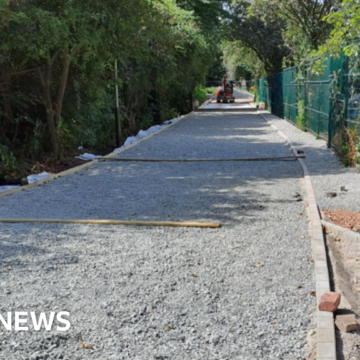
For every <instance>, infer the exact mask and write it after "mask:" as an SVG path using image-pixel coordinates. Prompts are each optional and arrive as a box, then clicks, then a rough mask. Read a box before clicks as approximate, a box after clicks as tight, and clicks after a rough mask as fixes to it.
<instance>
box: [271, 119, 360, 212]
mask: <svg viewBox="0 0 360 360" xmlns="http://www.w3.org/2000/svg"><path fill="white" fill-rule="evenodd" d="M265 116H266V118H267V119H268V120H269V121H270V122H271V123H272V124H274V125H275V126H276V127H277V128H278V129H279V130H281V131H282V132H284V133H285V134H286V135H287V136H288V137H289V139H290V140H291V141H292V142H293V143H294V145H295V146H296V147H297V148H298V149H301V150H304V151H305V152H306V160H305V162H306V165H307V167H308V169H309V171H310V174H311V180H312V182H313V185H314V187H315V192H316V199H317V201H318V204H319V206H320V207H321V208H325V209H330V210H337V209H345V210H352V211H359V209H360V187H359V182H360V174H359V172H358V171H357V170H356V169H351V168H345V167H344V165H343V164H342V163H341V162H340V161H339V160H338V158H337V156H336V154H335V152H334V150H332V149H328V148H327V146H326V142H325V141H324V140H322V139H319V140H317V139H316V138H315V136H314V135H313V134H311V133H310V132H304V131H301V130H299V129H298V128H296V127H295V126H294V125H292V124H290V123H289V122H288V121H286V120H284V119H280V118H278V117H276V116H274V115H268V114H265ZM341 186H346V188H347V190H348V191H346V192H340V190H339V189H340V187H341ZM326 192H339V194H338V196H337V197H335V198H328V197H327V196H326Z"/></svg>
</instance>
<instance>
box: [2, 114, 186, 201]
mask: <svg viewBox="0 0 360 360" xmlns="http://www.w3.org/2000/svg"><path fill="white" fill-rule="evenodd" d="M190 115H192V112H191V113H189V114H187V115H183V116H182V117H181V118H180V119H179V120H178V121H176V122H175V123H172V124H169V125H167V126H166V127H164V128H163V129H160V130H159V131H157V132H154V133H152V134H149V135H147V136H145V137H143V138H142V139H139V140H137V141H136V142H134V143H133V144H131V145H129V146H126V147H123V148H121V149H119V150H117V151H114V152H112V153H110V154H108V155H106V156H104V158H112V157H115V156H116V155H118V154H121V153H122V152H124V151H126V150H128V149H131V148H132V147H134V146H136V145H138V144H140V143H142V142H143V141H145V140H148V139H150V138H151V137H153V136H155V135H158V134H160V133H161V132H163V131H165V130H167V129H169V128H171V127H172V126H174V125H175V124H177V123H179V122H180V121H182V120H184V119H185V118H186V117H188V116H190ZM98 162H99V161H98V160H97V159H95V160H91V161H89V162H87V163H85V164H82V165H79V166H76V167H74V168H71V169H69V170H65V171H62V172H60V173H58V174H55V175H52V176H51V177H50V178H48V179H46V180H42V181H38V182H36V183H34V184H29V185H25V186H20V187H18V188H16V189H12V190H8V191H4V192H1V193H0V198H2V197H4V196H8V195H12V194H15V193H17V192H20V191H26V190H30V189H33V188H35V187H38V186H41V185H46V184H48V183H49V182H51V181H53V180H56V179H59V178H62V177H64V176H68V175H71V174H74V173H77V172H79V171H81V170H84V169H87V168H88V167H90V166H92V165H94V164H96V163H98Z"/></svg>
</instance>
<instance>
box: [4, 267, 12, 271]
mask: <svg viewBox="0 0 360 360" xmlns="http://www.w3.org/2000/svg"><path fill="white" fill-rule="evenodd" d="M5 269H6V270H8V271H11V270H12V269H13V268H12V266H7V267H6V268H5Z"/></svg>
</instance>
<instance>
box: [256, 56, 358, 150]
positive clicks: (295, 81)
mask: <svg viewBox="0 0 360 360" xmlns="http://www.w3.org/2000/svg"><path fill="white" fill-rule="evenodd" d="M318 60H319V59H311V60H309V61H308V62H307V64H306V65H305V66H304V68H303V69H301V71H300V70H299V69H298V68H297V67H292V68H288V69H284V71H283V72H281V73H279V74H276V75H275V76H274V77H272V78H271V79H267V80H266V79H261V80H259V81H258V91H259V94H260V95H259V98H260V102H264V103H265V104H266V108H267V109H268V110H269V111H271V112H272V113H273V114H275V115H277V116H279V117H284V118H285V119H287V120H289V121H291V122H292V123H293V124H296V125H297V126H299V127H300V128H302V129H306V130H308V131H311V132H312V133H314V134H315V135H317V136H318V137H321V138H323V139H325V140H327V141H328V144H329V145H331V144H332V141H333V139H334V137H335V135H336V134H337V132H338V130H339V129H340V128H341V124H345V125H347V126H350V125H349V124H351V126H354V124H356V125H359V128H360V120H359V117H360V70H359V71H358V74H351V73H349V70H348V68H349V65H348V60H349V59H348V58H347V57H346V56H345V55H344V54H341V55H340V56H339V57H338V58H332V57H329V58H326V59H322V68H321V71H318V72H317V73H315V72H314V71H312V69H313V65H314V62H315V61H318Z"/></svg>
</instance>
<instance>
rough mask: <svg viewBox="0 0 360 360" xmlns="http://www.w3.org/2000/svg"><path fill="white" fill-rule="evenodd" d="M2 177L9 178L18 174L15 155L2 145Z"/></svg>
mask: <svg viewBox="0 0 360 360" xmlns="http://www.w3.org/2000/svg"><path fill="white" fill-rule="evenodd" d="M0 160H1V161H0V175H2V176H7V175H10V174H12V173H13V172H16V170H17V163H16V159H15V156H14V154H13V153H12V152H11V151H10V150H9V148H8V147H7V146H5V145H1V144H0Z"/></svg>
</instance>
